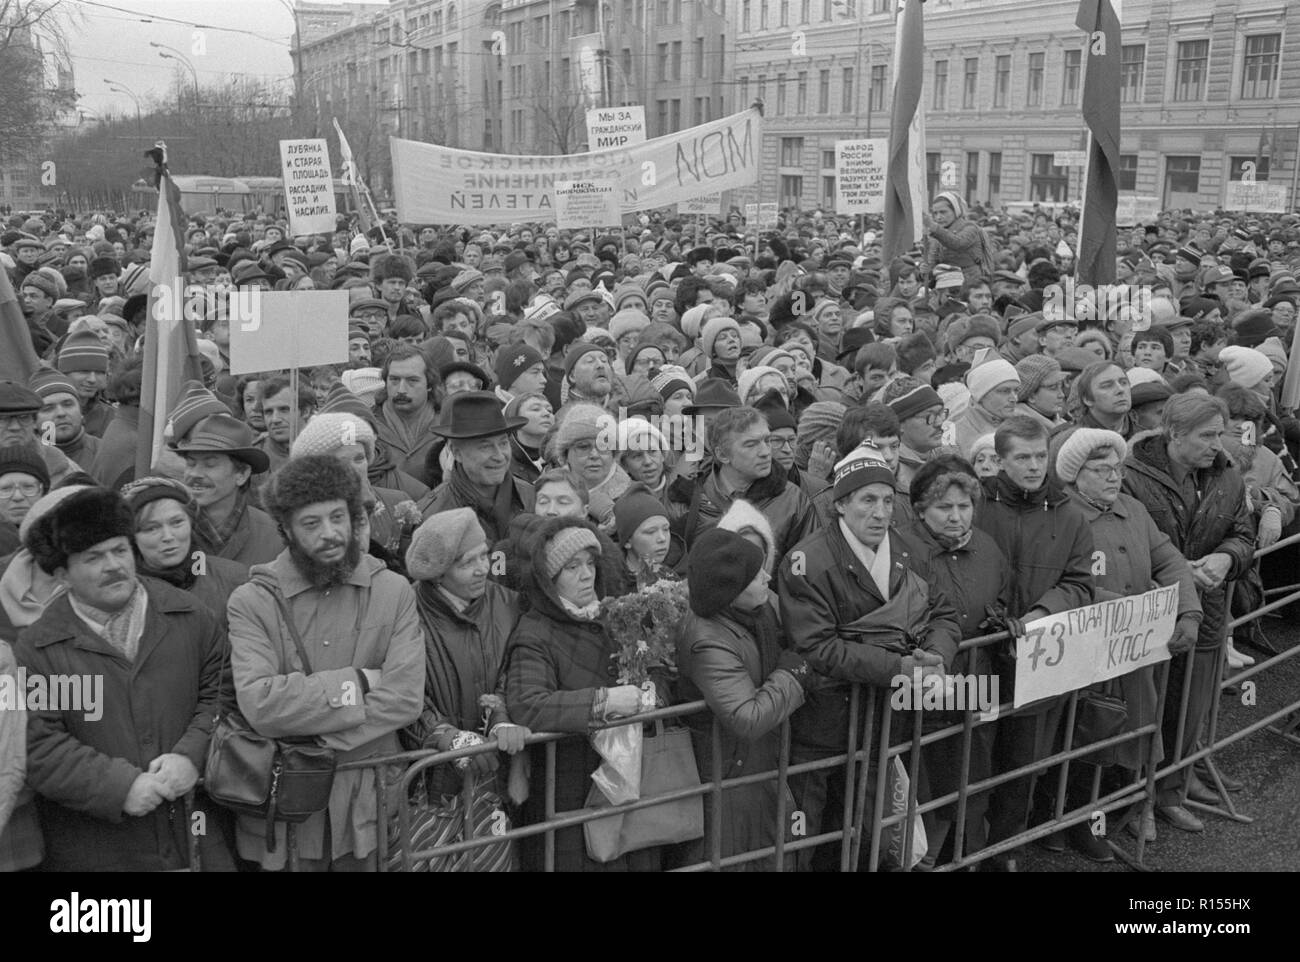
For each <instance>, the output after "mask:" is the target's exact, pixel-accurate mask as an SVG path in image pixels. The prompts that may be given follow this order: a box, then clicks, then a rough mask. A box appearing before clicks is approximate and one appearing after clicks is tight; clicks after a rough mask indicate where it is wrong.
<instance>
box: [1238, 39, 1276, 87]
mask: <svg viewBox="0 0 1300 962" xmlns="http://www.w3.org/2000/svg"><path fill="white" fill-rule="evenodd" d="M1281 48H1282V35H1281V34H1279V33H1267V34H1263V35H1261V36H1258V37H1247V38H1246V60H1245V63H1244V65H1243V67H1242V72H1241V97H1242V99H1243V100H1264V99H1267V98H1269V97H1272V96H1273V92H1274V90H1275V89H1276V84H1277V61H1278V51H1280V50H1281Z"/></svg>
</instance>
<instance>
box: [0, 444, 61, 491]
mask: <svg viewBox="0 0 1300 962" xmlns="http://www.w3.org/2000/svg"><path fill="white" fill-rule="evenodd" d="M10 473H15V474H26V475H30V476H31V477H33V478H35V479H36V480H37V481H39V482H40V483H41V488H42V489H43V491H44V490H48V489H49V487H50V469H49V468H48V467H46V465H45V459H44V458H43V457H41V452H40V449H38V448H37V447H36V445H35V444H14V445H11V446H9V447H7V448H0V475H5V474H10ZM42 493H43V492H42Z"/></svg>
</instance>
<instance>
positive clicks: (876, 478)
mask: <svg viewBox="0 0 1300 962" xmlns="http://www.w3.org/2000/svg"><path fill="white" fill-rule="evenodd" d="M834 479H835V481H834V484H835V491H834V498H835V500H836V501H839V500H840V499H841V498H846V497H848V496H849V495H850V494H852V493H853V492H854V491H856V490H858V488H861V487H865V486H866V485H868V484H888V485H890V486H891V487H892V486H893V485H894V472H893V471H890V470H889V464H888V463H887V462H886V461H885V458H884V455H882V454H881V453H880V451H879V450H878V449H877V448H875V447H874V446H872V445H870V444H860V445H858V446H857V447H856V448H854V449H853V450H852V451H850V452H849V453H848V454H847V455H846V456H845V457H844V458H843V460H841V461H839V462H838V463H837V464H836V465H835V473H834Z"/></svg>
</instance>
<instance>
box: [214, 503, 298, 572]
mask: <svg viewBox="0 0 1300 962" xmlns="http://www.w3.org/2000/svg"><path fill="white" fill-rule="evenodd" d="M283 550H284V539H283V538H281V537H280V531H279V529H278V528H276V526H275V522H274V521H272V520H271V516H270V515H269V514H267V513H266V512H265V511H263V510H262V509H261V508H255V507H253V506H252V505H251V504H250V505H248V507H247V508H246V509H245V510H244V516H243V517H242V518H240V519H239V524H238V525H237V526H236V527H235V533H234V534H232V535H231V536H230V540H229V541H227V542H226V544H225V546H224V547H223V548H222V549H221V550H220V551H219V552H217V556H218V557H220V558H229V559H230V560H231V561H237V562H239V563H240V564H242V565H247V566H248V567H250V568H251V567H252V566H253V565H261V564H268V563H270V562H271V561H273V560H274V559H275V557H276V556H277V555H278V554H279V553H280V552H281V551H283Z"/></svg>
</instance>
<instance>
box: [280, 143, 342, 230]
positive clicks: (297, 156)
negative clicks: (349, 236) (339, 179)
mask: <svg viewBox="0 0 1300 962" xmlns="http://www.w3.org/2000/svg"><path fill="white" fill-rule="evenodd" d="M280 169H281V170H283V171H284V195H285V200H286V201H287V202H288V203H287V207H288V209H289V233H291V234H293V236H295V237H301V236H302V235H304V234H331V233H333V232H334V227H335V223H336V221H335V210H334V174H333V172H332V171H331V169H330V154H329V149H328V147H327V146H326V144H325V140H324V139H323V138H322V139H319V140H282V141H280Z"/></svg>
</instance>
